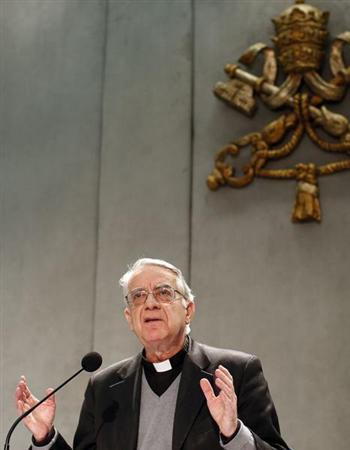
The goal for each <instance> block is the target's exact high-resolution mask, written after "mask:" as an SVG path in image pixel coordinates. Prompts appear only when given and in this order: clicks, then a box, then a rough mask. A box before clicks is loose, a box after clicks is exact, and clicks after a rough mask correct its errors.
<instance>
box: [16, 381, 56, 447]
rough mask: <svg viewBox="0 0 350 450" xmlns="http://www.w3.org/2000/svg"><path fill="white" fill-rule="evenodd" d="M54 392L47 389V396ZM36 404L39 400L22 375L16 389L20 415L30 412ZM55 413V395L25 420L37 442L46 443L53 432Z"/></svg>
mask: <svg viewBox="0 0 350 450" xmlns="http://www.w3.org/2000/svg"><path fill="white" fill-rule="evenodd" d="M52 391H53V389H47V391H46V395H47V394H49V393H50V392H52ZM36 403H38V399H37V398H36V397H34V395H33V394H32V393H31V392H30V390H29V388H28V385H27V381H26V379H25V377H24V376H23V375H22V376H21V379H20V381H19V383H18V385H17V388H16V406H17V412H18V415H21V414H23V413H24V412H26V411H28V409H30V408H31V407H32V406H34V405H35V404H36ZM55 411H56V401H55V396H54V395H53V396H52V397H50V398H49V399H47V400H46V401H45V402H43V403H42V404H41V405H40V406H38V407H37V408H36V409H35V410H34V411H33V412H32V413H31V414H29V415H28V416H27V417H25V419H23V422H24V424H25V425H26V427H27V428H28V429H29V431H31V432H32V434H33V436H34V439H35V441H36V442H38V443H40V442H44V441H45V440H46V439H47V438H48V436H49V435H50V433H51V432H52V429H53V421H54V418H55Z"/></svg>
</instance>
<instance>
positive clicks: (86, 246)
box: [0, 0, 105, 449]
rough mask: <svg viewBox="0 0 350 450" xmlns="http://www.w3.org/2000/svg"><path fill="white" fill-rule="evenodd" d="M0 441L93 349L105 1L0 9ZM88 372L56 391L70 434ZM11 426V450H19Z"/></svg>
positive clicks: (8, 4)
mask: <svg viewBox="0 0 350 450" xmlns="http://www.w3.org/2000/svg"><path fill="white" fill-rule="evenodd" d="M0 20H1V25H0V28H1V44H0V45H1V49H0V54H1V56H0V58H1V76H0V79H1V120H0V122H1V164H0V170H1V175H0V183H1V219H0V220H1V283H0V284H1V303H2V311H1V320H2V330H1V391H2V398H1V403H2V405H1V413H0V416H1V438H0V441H1V442H3V441H4V438H5V433H6V431H7V429H8V428H9V426H10V423H11V421H12V420H13V419H14V418H15V416H16V412H15V408H14V403H13V394H14V388H15V385H16V383H17V380H18V378H19V376H20V375H21V374H22V373H23V374H26V375H27V377H28V379H29V381H30V384H31V386H32V388H33V391H34V392H35V393H36V394H37V395H38V396H42V395H43V392H44V389H46V388H47V387H49V386H55V385H58V384H59V383H60V382H61V381H63V380H64V379H65V378H66V377H68V376H70V375H71V374H72V373H73V372H74V371H76V370H77V369H78V368H79V366H80V358H81V355H83V354H84V353H85V352H86V351H89V350H90V348H91V345H92V318H93V303H94V277H95V251H96V245H95V244H96V220H97V217H96V212H97V210H96V205H97V193H98V190H97V187H98V160H99V140H100V114H101V76H102V63H103V61H102V55H103V44H104V23H105V4H104V2H102V1H98V2H90V1H88V2H86V1H81V0H61V1H34V0H23V1H17V0H13V1H2V2H1V13H0ZM86 380H87V377H86V375H81V378H80V380H79V381H74V382H73V384H72V385H71V386H70V387H67V388H66V390H65V391H64V392H62V393H61V394H60V395H59V396H58V403H59V410H60V411H61V413H60V414H58V415H57V426H58V427H59V428H60V429H61V430H62V432H63V433H65V435H66V437H67V439H68V440H70V439H71V438H72V433H73V430H74V426H75V424H76V423H77V415H78V412H79V409H80V403H81V397H82V394H83V391H84V387H85V384H86ZM28 442H29V434H28V433H27V432H25V431H24V429H23V428H21V427H19V429H18V430H17V431H16V433H15V435H14V437H13V445H12V448H15V449H18V448H26V447H27V444H28Z"/></svg>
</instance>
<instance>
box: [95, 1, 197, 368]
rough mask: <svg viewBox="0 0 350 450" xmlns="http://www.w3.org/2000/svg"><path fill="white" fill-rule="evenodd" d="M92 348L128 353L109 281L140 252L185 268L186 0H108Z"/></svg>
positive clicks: (113, 356)
mask: <svg viewBox="0 0 350 450" xmlns="http://www.w3.org/2000/svg"><path fill="white" fill-rule="evenodd" d="M107 42H108V45H107V55H106V77H105V89H104V122H103V143H102V161H101V162H102V164H101V190H100V226H99V246H98V279H97V297H96V302H97V303H96V322H95V346H96V348H97V349H100V350H101V351H103V354H104V355H105V361H106V363H107V362H112V361H116V360H118V359H120V358H121V357H126V356H128V355H130V354H132V353H133V352H135V351H137V349H138V348H139V344H138V343H136V340H133V339H132V338H131V335H130V332H129V331H128V330H127V326H126V323H125V320H124V317H123V315H122V308H123V302H122V295H121V292H120V290H119V288H118V280H119V277H120V276H121V274H122V273H123V272H124V271H125V270H126V268H127V264H129V263H131V262H133V261H134V260H135V259H137V258H138V257H141V256H153V257H159V258H165V259H168V260H170V261H173V262H174V263H175V264H178V265H179V266H181V267H182V268H183V270H184V271H185V272H186V271H187V270H188V264H187V258H188V249H189V201H190V180H191V168H190V157H191V147H190V138H191V133H190V130H191V49H192V47H191V3H190V2H189V1H181V2H178V1H176V2H172V1H164V2H163V1H162V2H159V1H157V0H146V1H133V2H130V1H118V2H114V1H111V2H109V14H108V40H107Z"/></svg>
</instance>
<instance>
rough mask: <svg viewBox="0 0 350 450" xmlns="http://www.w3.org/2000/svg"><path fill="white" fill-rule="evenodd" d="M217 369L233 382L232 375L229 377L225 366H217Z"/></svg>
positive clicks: (229, 374)
mask: <svg viewBox="0 0 350 450" xmlns="http://www.w3.org/2000/svg"><path fill="white" fill-rule="evenodd" d="M219 369H220V370H221V371H222V372H224V373H225V374H226V375H227V376H228V378H230V379H231V380H232V381H233V377H232V375H231V373H230V372H229V371H228V370H227V369H226V367H225V366H223V365H221V364H220V365H219Z"/></svg>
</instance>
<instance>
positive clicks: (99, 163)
mask: <svg viewBox="0 0 350 450" xmlns="http://www.w3.org/2000/svg"><path fill="white" fill-rule="evenodd" d="M104 3H105V10H104V38H103V45H102V52H103V56H102V64H101V87H100V98H101V103H100V117H99V126H98V127H99V130H98V161H97V189H96V210H95V252H94V253H95V254H94V259H95V266H94V274H93V307H92V316H91V330H92V331H91V345H90V348H91V350H94V348H95V344H96V343H95V325H96V310H97V290H98V289H97V283H98V266H99V244H100V213H101V206H100V200H101V179H102V174H101V172H102V148H103V113H104V93H105V82H106V65H107V42H108V16H109V14H108V13H109V0H105V2H104Z"/></svg>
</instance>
